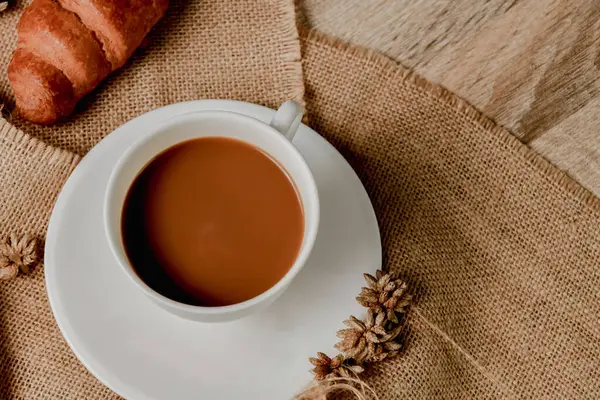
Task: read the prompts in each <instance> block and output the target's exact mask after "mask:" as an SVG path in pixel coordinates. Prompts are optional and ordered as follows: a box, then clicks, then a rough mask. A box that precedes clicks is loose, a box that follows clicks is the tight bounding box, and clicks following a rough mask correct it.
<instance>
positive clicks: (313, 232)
mask: <svg viewBox="0 0 600 400" xmlns="http://www.w3.org/2000/svg"><path fill="white" fill-rule="evenodd" d="M224 116H227V117H228V118H236V119H240V120H243V121H244V122H245V123H248V124H254V125H255V126H257V127H259V128H260V129H262V130H264V131H265V133H267V134H270V135H271V136H272V137H273V140H278V141H280V142H281V143H283V145H284V146H285V147H286V148H287V150H288V151H289V153H290V154H292V155H293V157H294V158H295V159H296V162H297V163H298V165H299V166H300V168H301V169H302V170H303V173H304V174H305V175H306V177H307V178H308V181H309V183H310V185H309V187H307V188H306V191H307V197H308V198H310V201H312V202H313V204H314V212H313V213H312V218H310V220H309V221H308V224H305V227H304V229H305V230H307V235H306V238H305V240H304V241H303V243H302V248H301V251H300V253H299V254H298V256H297V257H296V261H295V262H294V264H293V265H292V266H291V267H290V269H289V270H288V272H287V273H286V274H285V275H284V276H283V277H282V278H281V279H280V280H279V281H278V282H277V283H276V284H275V285H273V286H271V288H269V289H268V290H267V291H265V292H263V293H261V294H259V295H258V296H255V297H253V298H251V299H248V300H246V301H243V302H241V303H236V304H232V305H228V306H217V307H203V306H195V305H190V304H185V303H180V302H178V301H175V300H173V299H170V298H168V297H166V296H164V295H162V294H160V293H158V292H157V291H155V290H154V289H152V288H151V287H150V286H148V285H147V284H146V282H144V281H143V280H142V279H141V278H140V277H139V276H138V275H137V274H136V273H135V271H134V270H133V268H132V266H131V264H130V263H129V260H128V259H127V257H126V255H125V251H124V250H123V251H122V250H120V249H123V244H122V238H121V235H120V234H115V232H120V231H121V227H120V226H119V227H115V226H114V224H113V222H112V221H113V219H112V218H110V216H111V215H113V213H114V212H115V209H114V208H115V207H116V206H115V204H114V202H113V201H110V199H112V198H113V196H114V192H115V183H116V181H117V179H118V177H119V175H120V174H121V172H122V171H123V170H124V169H125V168H126V165H127V162H128V160H129V159H130V157H131V156H132V155H133V154H134V153H135V152H137V151H138V150H139V149H140V148H142V147H144V146H145V145H146V144H147V143H148V142H150V141H152V140H153V139H154V136H155V135H159V134H160V133H161V131H163V130H164V129H165V128H168V127H169V126H170V125H171V124H173V123H179V122H183V121H185V120H188V119H189V120H192V119H194V120H197V119H198V118H199V117H200V119H203V118H211V117H217V118H220V117H224ZM178 143H181V142H178ZM176 144H177V143H174V144H172V145H171V146H170V147H172V146H175V145H176ZM164 150H166V149H164ZM164 150H163V151H164ZM155 156H156V154H155ZM269 156H270V155H269ZM274 159H275V158H274ZM151 160H152V159H150V160H148V161H147V162H148V163H149V162H150V161H151ZM146 165H147V164H146ZM142 169H143V168H142ZM139 172H141V170H140V171H138V173H139ZM286 173H287V172H286ZM136 176H137V175H136ZM131 183H133V181H132V182H131ZM131 183H130V184H131ZM302 206H303V208H304V204H302ZM122 207H123V205H122V204H121V205H120V206H119V212H121V210H122ZM319 220H320V207H319V194H318V191H317V185H316V183H315V180H314V177H313V174H312V172H311V170H310V168H309V166H308V164H307V163H306V161H305V160H304V157H302V155H301V154H300V152H299V151H298V149H296V147H295V146H294V145H293V144H292V142H291V141H289V140H288V139H286V138H285V136H284V135H283V134H282V133H281V132H279V131H278V130H276V129H275V128H273V127H272V126H270V125H268V124H266V123H264V122H262V121H259V120H257V119H255V118H252V117H250V116H246V115H243V114H239V113H236V112H232V111H192V112H189V113H185V114H181V115H178V116H175V117H172V118H169V119H167V120H166V121H164V122H163V123H162V124H161V125H159V127H157V128H156V129H155V130H153V131H151V132H149V133H148V135H147V136H145V137H144V138H142V139H140V140H138V141H137V142H135V143H134V144H132V145H131V146H130V147H129V148H128V149H127V150H126V151H125V153H124V154H123V156H122V157H121V158H120V159H119V162H118V163H117V165H116V166H115V168H114V169H113V171H112V173H111V175H110V178H109V180H108V184H107V190H106V194H105V196H104V209H103V222H104V228H105V235H106V238H107V240H108V244H109V247H110V249H111V252H112V254H113V256H114V257H115V259H116V260H117V262H118V264H119V266H120V267H121V269H122V270H123V271H124V272H125V274H126V275H127V276H128V277H129V279H130V280H131V281H132V282H133V283H134V284H135V285H136V286H137V287H138V288H139V289H140V290H142V292H143V293H144V294H145V295H147V296H149V297H150V298H152V299H153V300H155V301H157V302H158V303H159V304H161V305H164V306H166V307H167V308H175V309H177V310H180V311H183V312H186V313H193V314H197V315H219V314H220V315H227V314H230V313H234V312H238V311H241V310H245V309H247V308H251V307H253V306H255V305H257V304H260V303H262V302H265V301H267V300H268V299H270V298H271V297H272V296H274V295H275V294H277V293H279V292H280V291H283V290H284V289H285V288H286V287H287V286H288V285H289V284H290V283H291V281H292V280H293V279H294V277H295V276H296V275H297V274H298V273H299V272H300V270H301V269H302V267H304V265H305V264H306V260H307V259H308V257H309V256H310V253H311V252H312V249H313V246H314V244H315V241H316V238H317V233H318V227H319Z"/></svg>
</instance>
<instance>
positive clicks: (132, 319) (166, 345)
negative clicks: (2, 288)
mask: <svg viewBox="0 0 600 400" xmlns="http://www.w3.org/2000/svg"><path fill="white" fill-rule="evenodd" d="M201 110H227V111H234V112H238V113H241V114H247V115H250V116H252V117H254V118H257V119H260V120H263V121H265V122H268V121H270V119H271V117H272V116H273V114H274V113H275V112H274V111H273V110H271V109H268V108H265V107H261V106H257V105H250V104H247V103H241V102H235V101H220V100H218V101H216V100H207V101H193V102H187V103H180V104H174V105H171V106H168V107H164V108H161V109H158V110H155V111H152V112H149V113H147V114H144V115H142V116H140V117H138V118H136V119H134V120H132V121H130V122H128V123H127V124H125V125H123V126H122V127H120V128H119V129H117V130H116V131H114V132H113V133H111V134H110V135H109V136H107V137H106V138H105V139H104V140H102V142H100V143H99V144H98V145H97V146H96V147H94V149H92V151H90V152H89V153H88V155H87V156H86V157H85V158H84V159H83V160H82V161H81V163H80V164H79V166H78V167H77V168H76V170H75V171H74V172H73V174H72V175H71V177H70V178H69V180H68V182H67V183H66V185H65V186H64V188H63V190H62V192H61V194H60V196H59V198H58V200H57V202H56V205H55V207H54V211H53V214H52V217H51V219H50V225H49V228H48V236H47V239H46V250H45V265H46V267H45V268H46V271H45V274H46V285H47V290H48V297H49V298H50V305H51V307H52V310H53V312H54V316H55V318H56V321H57V322H58V325H59V327H60V329H61V332H62V334H63V335H64V337H65V339H66V340H67V342H68V344H69V346H70V347H71V349H72V350H73V352H74V353H75V354H76V355H77V357H78V358H79V360H80V361H81V362H82V363H83V364H84V365H85V366H86V367H87V369H88V370H90V372H91V373H92V374H94V375H95V376H96V377H97V378H98V379H99V380H100V381H101V382H103V383H104V384H105V385H106V386H108V387H109V388H110V389H112V390H113V391H114V392H116V393H117V394H119V395H121V396H123V397H125V398H127V399H131V400H141V399H155V400H156V399H165V400H175V399H177V400H187V399H194V400H198V399H219V400H227V399H236V400H239V399H257V400H270V399H273V400H286V399H290V398H291V397H292V396H293V395H294V394H296V393H297V392H298V391H299V390H300V389H302V388H303V387H304V386H305V385H307V384H308V383H309V382H310V380H311V379H312V375H311V374H310V373H309V372H308V371H309V369H310V368H311V366H310V364H309V363H308V357H309V356H313V355H315V354H316V352H317V351H324V352H327V353H330V354H332V355H333V354H336V353H335V350H334V349H333V344H334V343H335V342H336V341H337V339H336V337H335V333H336V331H337V330H338V329H340V328H341V327H342V321H343V320H344V319H346V318H347V317H348V316H349V315H350V314H354V315H357V316H358V315H360V314H361V313H362V307H360V306H359V305H358V304H357V303H356V302H355V300H354V298H355V297H356V296H357V294H358V293H359V291H360V288H361V286H363V282H364V281H363V278H362V274H363V272H374V271H375V270H376V269H377V268H379V267H380V265H381V244H380V240H379V230H378V227H377V221H376V219H375V214H374V212H373V208H372V206H371V203H370V201H369V198H368V197H367V194H366V192H365V190H364V188H363V186H362V184H361V182H360V181H359V179H358V177H357V176H356V174H355V173H354V171H353V170H352V168H351V167H350V166H349V165H348V163H347V162H346V161H345V160H344V158H343V157H342V156H341V155H340V154H339V153H338V152H337V151H336V150H335V149H334V148H333V147H332V146H331V145H330V144H329V143H327V142H326V141H325V140H324V139H323V138H321V136H319V135H318V134H317V133H316V132H314V131H313V130H311V129H310V128H308V127H306V126H301V127H300V130H299V132H298V134H297V135H296V138H295V139H294V144H296V145H297V147H298V149H299V150H300V152H301V153H302V155H303V156H304V157H305V158H306V161H307V162H308V164H309V166H310V168H311V170H312V171H313V174H314V176H315V180H316V182H317V186H318V190H319V196H320V198H321V202H322V203H321V226H320V230H319V234H318V237H317V242H316V244H315V247H314V251H313V254H312V255H311V257H310V259H309V261H308V263H307V264H306V266H305V267H304V269H303V270H302V271H301V272H300V274H299V275H298V276H297V277H296V279H295V280H294V282H293V283H292V285H291V286H290V287H289V289H288V290H287V291H286V292H285V293H284V294H283V295H282V296H281V297H280V298H279V299H278V300H277V301H276V302H275V303H274V304H273V305H271V306H269V308H267V309H266V310H265V311H263V312H261V313H259V314H255V315H252V316H250V317H247V318H245V319H242V320H238V321H234V322H230V323H222V324H202V323H197V322H191V321H187V320H183V319H180V318H178V317H175V316H173V315H171V314H168V313H167V312H165V311H163V310H162V309H160V308H158V307H157V306H155V305H154V304H152V303H151V302H150V300H148V299H147V298H146V297H145V296H144V295H143V294H142V293H139V292H138V290H137V289H136V288H135V287H134V285H133V283H131V282H130V281H129V279H127V277H126V276H125V274H124V273H123V272H122V271H121V270H120V269H119V266H118V265H117V264H116V262H114V261H113V257H112V255H111V253H110V250H109V248H108V244H107V241H106V239H105V236H104V230H103V226H102V202H103V199H104V192H105V189H106V184H107V180H108V177H109V174H110V172H111V170H112V168H113V166H114V165H115V163H116V161H117V159H118V158H119V157H120V156H121V154H122V153H123V152H124V151H125V150H126V149H127V147H128V146H129V145H130V144H132V142H134V141H135V140H137V139H138V138H139V137H141V136H143V135H144V133H145V132H147V131H148V130H149V129H151V128H152V127H153V126H155V125H156V124H157V123H159V122H161V121H163V120H164V119H166V118H170V117H172V116H174V115H178V114H183V113H188V112H192V111H201Z"/></svg>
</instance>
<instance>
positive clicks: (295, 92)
mask: <svg viewBox="0 0 600 400" xmlns="http://www.w3.org/2000/svg"><path fill="white" fill-rule="evenodd" d="M284 3H285V4H284ZM277 5H278V10H277V13H278V15H279V16H280V18H281V20H282V21H284V22H285V24H286V28H284V34H285V36H286V37H287V38H288V39H287V40H285V41H284V42H283V45H282V52H283V54H282V56H283V60H284V64H283V67H284V69H285V70H286V71H289V72H290V74H289V75H287V77H288V79H287V82H286V83H285V89H286V91H287V92H288V93H289V97H290V100H295V101H297V102H299V103H300V104H302V105H305V104H306V103H305V100H304V84H303V82H304V75H303V72H302V50H301V46H300V33H299V30H298V25H297V24H296V4H295V2H294V0H288V1H286V2H283V1H280V2H277Z"/></svg>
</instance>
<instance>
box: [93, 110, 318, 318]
mask: <svg viewBox="0 0 600 400" xmlns="http://www.w3.org/2000/svg"><path fill="white" fill-rule="evenodd" d="M303 113H304V110H303V109H302V107H301V106H300V105H299V104H297V103H295V102H293V101H287V102H285V103H284V104H283V105H282V106H281V107H280V108H279V110H277V113H276V114H275V116H274V117H273V120H272V121H271V124H270V125H267V124H265V123H263V122H261V121H258V120H256V119H254V118H252V117H248V116H245V115H241V114H237V113H233V112H228V111H202V112H194V113H189V114H184V115H180V116H177V117H174V118H172V119H169V120H168V121H166V122H165V123H163V124H162V125H160V126H159V127H157V129H156V130H154V131H152V132H148V134H147V135H146V136H145V137H144V138H143V139H142V140H140V141H138V142H137V143H135V144H133V145H132V146H131V147H130V148H129V149H128V150H127V151H126V152H125V153H124V155H123V156H122V157H121V159H120V160H119V162H118V163H117V165H116V166H115V168H114V170H113V172H112V175H111V177H110V180H109V183H108V189H107V192H106V198H105V206H104V223H105V229H106V235H107V237H108V243H109V245H110V247H111V250H112V252H113V254H114V256H115V258H116V260H117V261H118V263H119V265H120V266H121V268H122V269H123V271H124V272H125V274H127V276H128V277H129V278H130V279H131V281H132V282H133V283H134V285H135V287H137V288H138V289H139V290H140V291H142V292H143V293H144V294H145V295H146V296H148V297H149V298H150V299H151V300H152V301H154V302H155V303H156V304H158V305H159V306H160V307H162V308H163V309H165V310H167V311H169V312H171V313H173V314H176V315H178V316H180V317H183V318H186V319H191V320H195V321H204V322H219V321H230V320H234V319H237V318H241V317H244V316H246V315H249V314H251V313H253V312H255V311H257V310H259V309H261V308H263V307H265V306H267V305H268V304H270V303H271V302H273V301H274V300H275V299H276V298H277V297H279V296H280V295H281V294H282V293H283V292H284V290H285V289H286V288H287V287H288V286H289V285H290V283H291V282H292V279H294V277H295V276H296V275H297V274H298V272H300V270H301V269H302V267H303V266H304V264H305V263H306V260H307V258H308V256H309V254H310V252H311V250H312V248H313V244H314V242H315V239H316V237H317V231H318V227H319V197H318V193H317V187H316V184H315V181H314V178H313V176H312V173H311V171H310V169H309V167H308V165H307V164H306V161H305V160H304V158H303V157H302V155H301V154H300V152H299V151H298V150H297V149H296V148H295V147H294V145H293V144H292V140H293V138H294V135H295V134H296V131H297V130H298V127H299V126H300V121H301V119H302V115H303ZM201 137H227V138H235V139H239V140H242V141H244V142H246V143H249V144H251V145H253V146H255V147H258V148H259V149H261V150H262V151H264V152H265V153H267V154H268V155H270V156H271V157H272V158H273V159H275V160H276V161H277V162H278V163H279V165H281V166H282V167H283V168H284V169H285V170H286V171H287V173H288V174H289V176H290V177H291V178H292V180H293V181H294V183H295V185H296V188H297V190H298V194H299V195H300V199H301V202H302V209H303V211H304V237H303V240H302V246H301V248H300V251H299V253H298V256H297V257H296V260H295V262H294V264H293V265H292V267H291V268H290V269H289V271H288V272H287V273H286V274H285V275H284V276H283V278H281V279H280V280H279V282H277V283H276V284H275V285H274V286H272V287H271V288H270V289H268V290H267V291H265V292H263V293H262V294H260V295H258V296H256V297H254V298H252V299H250V300H247V301H244V302H241V303H238V304H234V305H229V306H223V307H201V306H195V305H189V304H183V303H180V302H177V301H174V300H172V299H170V298H168V297H166V296H163V295H162V294H160V293H158V292H156V291H155V290H154V289H152V288H151V287H150V286H148V285H147V284H146V283H145V282H144V281H143V280H142V279H140V277H139V276H138V275H137V273H136V272H135V270H134V269H133V267H132V266H131V264H130V262H129V259H128V257H127V255H126V252H125V248H124V245H123V239H122V234H121V215H122V210H123V205H124V202H125V198H126V196H127V193H128V191H129V188H130V186H131V184H132V183H133V181H134V179H135V178H136V177H137V175H138V174H139V173H140V172H141V171H142V170H143V169H144V167H145V166H146V165H148V163H149V162H150V161H152V159H153V158H154V157H156V156H157V155H158V154H160V153H161V152H163V151H164V150H166V149H168V148H170V147H172V146H174V145H176V144H178V143H181V142H184V141H186V140H190V139H196V138H201Z"/></svg>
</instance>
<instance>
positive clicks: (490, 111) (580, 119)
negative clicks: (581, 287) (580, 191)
mask: <svg viewBox="0 0 600 400" xmlns="http://www.w3.org/2000/svg"><path fill="white" fill-rule="evenodd" d="M299 8H300V12H301V14H302V17H301V22H303V23H305V24H307V25H308V26H311V27H314V28H317V29H319V30H321V31H323V32H326V33H328V34H331V35H333V36H336V37H339V38H342V39H344V40H347V41H350V42H353V43H357V44H361V45H364V46H367V47H370V48H372V49H376V50H379V51H381V52H383V53H385V54H386V55H388V56H389V57H391V58H393V59H395V60H397V61H399V62H401V63H402V64H404V65H406V66H408V67H410V68H413V69H415V70H416V71H417V72H419V73H420V74H421V75H424V76H425V77H426V78H428V79H429V80H431V81H433V82H436V83H439V84H441V85H443V86H445V87H446V88H448V89H450V90H452V91H453V92H455V93H457V94H458V95H459V96H461V97H463V98H465V99H466V100H468V101H469V102H471V103H472V104H473V105H475V106H476V107H477V108H479V109H480V110H481V111H483V112H484V113H485V114H486V115H487V116H489V117H491V118H493V119H494V120H496V121H497V122H498V123H499V124H501V125H503V126H504V127H506V128H507V129H509V130H510V131H511V132H513V133H514V134H515V135H516V136H517V137H519V138H520V139H521V140H522V141H523V142H524V143H526V144H528V145H529V146H531V147H532V148H534V149H535V150H536V151H538V152H539V153H541V154H542V155H544V156H545V157H546V158H547V159H548V160H550V161H551V162H553V163H554V164H555V165H557V166H558V167H559V168H561V169H563V170H565V171H567V172H568V173H569V174H570V175H571V176H572V177H574V178H575V179H577V180H578V181H579V182H580V183H582V184H583V185H584V186H586V187H587V188H588V189H590V190H592V191H593V192H594V193H596V195H600V79H599V78H600V71H599V68H600V1H598V0H487V1H484V0H303V2H302V3H301V4H300V5H299Z"/></svg>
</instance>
